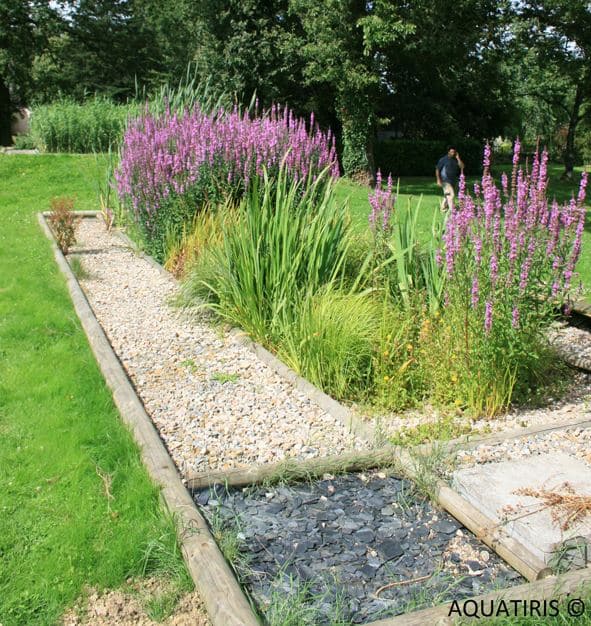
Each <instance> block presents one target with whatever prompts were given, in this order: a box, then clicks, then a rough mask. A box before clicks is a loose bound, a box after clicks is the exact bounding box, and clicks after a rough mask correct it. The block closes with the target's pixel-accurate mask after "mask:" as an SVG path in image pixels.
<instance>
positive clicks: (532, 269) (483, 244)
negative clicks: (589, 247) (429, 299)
mask: <svg viewBox="0 0 591 626" xmlns="http://www.w3.org/2000/svg"><path fill="white" fill-rule="evenodd" d="M519 151H520V144H519V141H516V142H515V151H514V156H513V172H512V176H511V184H510V185H509V180H508V179H507V177H506V176H503V177H502V179H501V189H499V188H498V187H497V186H496V185H495V182H494V180H493V178H492V175H491V174H490V147H489V146H488V145H487V146H486V147H485V150H484V159H483V164H484V174H483V176H482V180H481V181H480V184H479V185H477V186H476V189H477V192H476V196H475V197H472V196H470V195H469V194H468V193H467V191H466V186H465V183H464V181H461V184H460V191H459V194H458V202H457V203H456V206H455V207H454V208H453V210H452V211H450V214H449V219H448V221H447V224H446V229H445V232H444V235H443V250H442V254H441V255H440V257H441V259H442V263H443V264H444V266H445V269H446V273H447V287H446V289H447V292H446V298H445V301H446V303H447V304H446V309H447V311H446V313H447V314H448V315H450V317H453V318H454V319H456V323H457V329H456V330H457V333H456V334H457V336H458V341H459V342H460V343H461V350H460V351H461V353H462V355H463V357H462V358H463V366H464V373H465V382H466V384H467V385H468V381H469V380H471V381H473V384H474V387H476V386H480V388H481V389H482V390H483V393H491V394H492V395H495V394H496V395H495V397H496V401H495V402H493V403H492V404H488V403H487V401H484V399H483V398H481V402H480V403H475V402H472V404H479V405H480V409H481V410H482V411H483V412H485V413H494V412H496V410H499V409H501V408H504V407H505V406H507V405H508V404H509V402H510V401H511V398H512V396H513V391H514V388H519V386H520V385H521V384H522V383H524V384H525V385H526V386H528V385H530V383H531V382H532V381H535V379H536V378H537V377H538V374H540V372H539V371H538V370H539V368H540V367H541V359H540V356H541V354H542V353H543V352H544V350H547V346H545V345H544V340H543V337H544V331H545V330H546V329H547V328H548V325H549V324H550V322H551V321H552V320H553V319H554V318H555V311H556V310H557V308H558V306H559V305H561V304H563V303H564V302H565V301H566V300H567V299H568V297H569V294H570V293H571V291H572V285H573V278H574V275H575V274H574V272H575V266H576V263H577V260H578V258H579V255H580V252H581V240H582V235H583V229H584V223H585V209H584V206H583V205H584V201H585V189H586V185H587V175H586V174H583V176H582V178H581V185H580V190H579V193H578V196H577V197H576V198H574V197H573V198H572V199H571V201H570V202H568V203H565V204H563V205H559V204H558V203H557V202H556V201H554V202H552V203H550V202H549V201H548V199H547V195H546V193H547V186H548V174H547V163H548V154H547V152H546V151H545V150H544V151H543V152H542V153H541V154H540V153H539V152H537V153H536V154H535V156H534V159H533V163H532V168H531V172H530V173H526V172H524V171H523V170H522V169H520V168H519ZM458 349H459V348H458ZM495 381H496V382H495ZM499 381H500V382H499ZM503 381H504V382H503ZM495 385H505V388H504V389H503V390H501V391H499V389H498V388H497V389H495V390H493V389H492V387H494V386H495ZM471 393H475V391H474V389H472V391H471ZM470 402H471V401H468V403H470Z"/></svg>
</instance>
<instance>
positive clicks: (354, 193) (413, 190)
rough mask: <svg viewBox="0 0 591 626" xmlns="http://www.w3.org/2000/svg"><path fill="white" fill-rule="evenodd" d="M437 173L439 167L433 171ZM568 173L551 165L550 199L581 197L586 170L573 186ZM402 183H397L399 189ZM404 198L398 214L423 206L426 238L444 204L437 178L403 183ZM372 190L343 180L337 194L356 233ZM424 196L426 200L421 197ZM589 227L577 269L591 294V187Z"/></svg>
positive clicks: (472, 179) (589, 193)
mask: <svg viewBox="0 0 591 626" xmlns="http://www.w3.org/2000/svg"><path fill="white" fill-rule="evenodd" d="M433 171H434V172H435V167H433ZM497 171H498V172H499V173H500V172H501V171H507V172H510V166H504V167H499V168H498V169H497ZM563 171H564V167H563V166H562V165H560V164H551V165H549V167H548V172H549V174H550V182H549V193H548V197H549V198H550V199H552V198H554V197H555V198H556V199H557V200H558V201H559V202H564V201H568V200H570V198H571V194H573V193H574V194H575V195H576V194H577V192H578V189H579V181H580V175H581V172H582V171H583V168H582V167H578V168H576V169H575V177H574V180H573V181H572V182H565V181H561V180H560V175H561V174H562V172H563ZM587 171H591V167H589V166H587ZM479 179H480V177H478V176H469V177H468V178H467V183H468V187H469V189H470V188H471V187H472V186H473V185H474V183H475V182H476V181H477V180H479ZM397 182H398V181H396V180H395V181H394V186H395V187H396V184H397ZM399 185H400V187H399V190H400V196H399V198H398V202H397V205H396V206H397V208H398V210H404V209H405V208H406V207H407V206H408V203H409V202H411V203H413V205H414V203H416V202H419V201H420V202H421V213H422V217H421V218H419V221H420V224H419V228H420V230H421V231H422V232H423V233H424V235H425V237H427V236H429V234H430V232H431V223H432V219H433V212H434V211H435V210H438V209H439V203H440V201H441V197H442V196H441V189H440V188H439V187H438V186H437V185H436V184H435V175H433V176H432V177H418V176H417V177H405V178H401V179H400V182H399ZM368 191H369V190H368V189H367V188H365V187H363V186H361V185H358V184H356V183H353V182H351V181H350V180H347V179H344V178H343V179H341V180H340V181H339V183H338V185H337V193H338V196H339V198H340V199H342V200H345V199H347V198H348V199H349V206H350V211H351V219H352V222H353V225H354V226H355V228H356V230H358V231H359V232H363V231H364V230H365V229H367V227H368V221H367V218H368V215H369V204H368V201H367V195H368ZM421 196H422V197H421ZM586 206H587V223H586V225H585V234H584V236H583V249H582V253H581V258H580V259H579V263H578V265H577V270H578V272H579V273H580V275H581V280H582V281H583V285H584V288H585V291H586V292H587V293H588V294H591V183H590V184H589V186H588V188H587V201H586Z"/></svg>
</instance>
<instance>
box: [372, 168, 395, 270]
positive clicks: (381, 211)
mask: <svg viewBox="0 0 591 626" xmlns="http://www.w3.org/2000/svg"><path fill="white" fill-rule="evenodd" d="M382 183H383V181H382V172H381V171H380V170H378V171H377V173H376V184H375V187H374V189H373V191H372V192H370V193H369V195H368V200H369V206H370V212H369V227H370V230H371V233H372V236H373V254H374V257H373V258H374V265H375V270H377V268H379V267H380V265H381V264H382V263H383V261H384V260H385V259H386V258H387V256H388V255H389V254H390V252H389V248H388V242H389V239H390V236H391V235H392V228H393V225H394V224H393V217H394V205H395V201H396V196H395V195H394V194H393V189H392V176H390V175H389V176H388V180H387V181H386V187H385V188H384V187H383V184H382ZM374 278H375V280H378V281H379V280H380V278H381V277H380V272H379V271H374Z"/></svg>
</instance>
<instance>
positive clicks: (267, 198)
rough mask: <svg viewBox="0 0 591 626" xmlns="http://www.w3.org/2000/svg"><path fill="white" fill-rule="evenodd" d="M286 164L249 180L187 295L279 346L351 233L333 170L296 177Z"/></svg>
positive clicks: (341, 256) (335, 270)
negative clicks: (336, 193)
mask: <svg viewBox="0 0 591 626" xmlns="http://www.w3.org/2000/svg"><path fill="white" fill-rule="evenodd" d="M288 172H289V169H288V165H287V164H283V165H282V166H281V167H280V169H279V172H278V174H277V177H276V178H271V177H270V176H269V175H268V174H267V173H266V171H265V170H263V176H262V179H260V180H259V178H258V177H255V178H253V179H252V180H251V182H250V185H249V188H248V191H247V193H246V195H245V196H244V198H243V199H242V201H241V203H240V205H239V207H238V209H237V210H236V211H235V213H234V217H233V218H232V219H223V220H221V223H220V226H221V230H222V235H221V237H219V238H217V239H216V242H213V241H210V244H209V245H208V246H206V248H205V249H204V250H203V252H202V254H200V255H199V256H198V258H196V259H195V261H194V264H193V266H192V268H191V271H190V272H189V274H188V276H187V280H186V283H185V287H184V293H185V300H186V301H188V302H191V301H193V302H194V301H195V300H196V299H202V300H206V301H207V302H208V307H209V308H211V309H213V310H214V311H215V312H216V313H218V314H219V315H220V316H221V317H222V318H224V319H226V320H227V321H229V322H230V323H232V324H233V325H236V326H239V327H241V328H243V329H244V330H246V331H247V332H248V333H249V334H250V335H251V336H252V337H253V338H255V339H256V340H258V341H261V342H262V343H264V344H266V345H268V346H272V347H276V346H277V345H278V342H279V339H280V337H281V335H282V333H283V330H284V329H285V328H286V327H288V326H290V325H291V324H294V323H295V320H296V318H297V316H298V308H299V307H300V306H301V303H302V302H303V301H304V299H305V297H306V294H308V293H315V292H316V291H318V290H319V289H320V288H321V287H323V286H324V285H328V284H330V283H332V282H333V281H335V280H336V279H337V277H338V276H339V274H340V273H341V271H342V268H343V264H344V260H345V255H346V249H347V246H348V239H349V221H348V217H347V214H346V211H345V207H344V206H342V205H339V204H337V202H336V201H335V199H334V182H333V180H332V178H331V177H330V172H329V170H324V171H323V172H321V173H320V174H319V175H318V176H317V177H316V179H315V180H314V181H312V180H311V177H310V178H309V179H308V180H306V181H304V180H300V181H296V180H293V179H291V178H290V177H289V175H288Z"/></svg>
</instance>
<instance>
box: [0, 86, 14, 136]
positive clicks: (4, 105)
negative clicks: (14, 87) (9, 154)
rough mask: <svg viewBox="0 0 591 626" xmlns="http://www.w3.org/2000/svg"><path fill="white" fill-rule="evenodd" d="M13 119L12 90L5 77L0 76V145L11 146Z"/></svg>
mask: <svg viewBox="0 0 591 626" xmlns="http://www.w3.org/2000/svg"><path fill="white" fill-rule="evenodd" d="M11 120H12V103H11V101H10V91H9V89H8V85H7V84H6V83H5V82H4V78H3V77H2V76H0V146H9V145H10V144H11V143H12V137H11V134H10V122H11Z"/></svg>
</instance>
